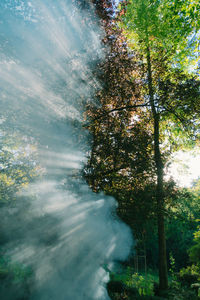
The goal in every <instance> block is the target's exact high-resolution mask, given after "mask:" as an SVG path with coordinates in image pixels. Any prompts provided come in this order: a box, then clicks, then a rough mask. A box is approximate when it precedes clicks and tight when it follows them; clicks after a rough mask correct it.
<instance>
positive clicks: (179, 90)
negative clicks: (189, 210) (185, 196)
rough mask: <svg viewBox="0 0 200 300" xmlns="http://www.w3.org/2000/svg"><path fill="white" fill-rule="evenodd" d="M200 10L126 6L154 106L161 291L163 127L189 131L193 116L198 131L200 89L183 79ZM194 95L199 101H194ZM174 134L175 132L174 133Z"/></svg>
mask: <svg viewBox="0 0 200 300" xmlns="http://www.w3.org/2000/svg"><path fill="white" fill-rule="evenodd" d="M196 4H197V3H196V2H195V3H194V2H193V1H188V0H186V1H178V0H177V1H173V2H169V1H153V0H139V1H135V0H132V1H129V3H128V4H127V6H126V13H125V15H124V16H123V17H122V20H123V21H122V23H121V24H122V27H124V28H125V30H126V33H127V37H128V38H129V39H130V47H132V48H133V49H136V50H137V51H139V52H140V53H142V56H143V64H144V66H145V69H146V70H145V73H144V76H143V82H144V89H143V95H144V96H143V97H144V99H147V101H148V104H149V106H150V111H149V113H150V114H151V117H152V120H153V144H154V161H155V167H156V177H157V179H156V195H155V196H156V201H157V218H158V241H159V288H160V290H165V289H167V287H168V276H167V258H166V242H165V228H164V227H165V226H164V211H165V199H164V179H163V176H164V165H165V163H164V157H163V155H162V151H161V142H162V133H161V122H162V120H164V119H165V118H166V116H167V118H168V122H169V123H171V125H172V127H173V120H174V119H176V122H179V124H180V125H181V126H182V125H184V124H183V123H184V122H185V123H187V125H188V122H187V120H188V116H190V117H191V116H192V115H193V118H192V120H193V121H192V122H190V125H191V124H192V125H193V126H194V125H195V122H197V120H198V116H197V114H198V111H199V105H197V103H198V101H197V99H198V100H199V86H200V85H199V82H198V80H197V78H195V77H194V76H191V75H189V74H187V75H186V73H183V69H184V70H185V69H186V62H187V61H189V58H188V57H189V55H191V51H194V47H195V46H196V44H197V39H195V38H194V39H193V41H191V35H192V34H194V33H195V32H198V30H199V22H198V12H197V11H196V7H195V5H196ZM188 7H189V8H188ZM123 11H124V7H123ZM189 43H190V45H189V46H190V47H189V46H188V44H189ZM181 58H182V61H181ZM185 72H186V71H185ZM145 81H146V82H145ZM191 94H192V95H193V97H195V98H193V97H192V99H191V96H190V95H191ZM194 99H195V100H194ZM194 103H196V105H195V106H194ZM194 116H195V117H194ZM169 120H170V121H169ZM170 129H171V130H172V131H173V128H170Z"/></svg>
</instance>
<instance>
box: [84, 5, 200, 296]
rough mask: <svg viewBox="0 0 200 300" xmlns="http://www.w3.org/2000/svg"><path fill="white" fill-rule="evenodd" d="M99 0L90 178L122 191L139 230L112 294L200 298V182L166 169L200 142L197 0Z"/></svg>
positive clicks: (121, 208) (126, 211)
mask: <svg viewBox="0 0 200 300" xmlns="http://www.w3.org/2000/svg"><path fill="white" fill-rule="evenodd" d="M96 2H97V3H96V5H97V9H98V11H99V12H100V15H101V18H102V26H103V27H104V30H105V32H106V36H105V38H104V39H103V43H104V44H105V47H106V49H107V55H106V59H105V61H104V62H103V63H102V64H100V66H99V69H98V73H97V76H98V78H99V80H100V82H101V84H102V89H101V90H99V92H98V93H97V95H96V97H97V99H98V100H99V101H100V103H101V106H100V107H98V108H96V107H95V106H94V107H88V111H87V112H86V115H87V118H88V124H87V128H88V129H89V130H90V132H91V133H92V151H91V153H90V155H89V160H88V164H87V166H86V168H85V176H86V178H87V181H88V183H89V185H90V186H91V187H92V189H93V190H94V191H95V192H97V193H98V192H100V191H102V190H103V191H104V192H105V193H106V194H108V195H112V196H114V197H115V198H116V199H117V201H118V215H119V216H120V217H121V218H122V219H123V220H124V222H126V223H127V224H128V225H129V226H130V227H131V229H132V232H133V236H134V238H135V248H134V250H133V253H132V257H130V260H129V262H127V268H125V269H124V270H126V271H127V273H126V271H124V272H125V273H124V274H123V272H122V273H121V274H112V276H113V282H112V281H111V282H110V285H109V287H110V290H111V295H112V296H113V299H136V298H137V296H136V294H135V296H133V295H132V296H130V298H129V296H128V295H129V290H128V289H129V288H130V287H131V286H135V287H137V289H138V290H140V294H143V295H145V294H146V295H148V293H149V295H150V298H148V299H153V298H151V296H152V295H153V293H154V294H155V295H157V296H158V295H160V296H163V297H164V298H165V297H166V298H167V299H189V298H192V299H195V297H197V296H195V295H197V294H198V293H197V291H198V288H199V279H200V277H199V275H200V274H199V262H200V261H199V253H200V252H199V251H200V247H199V245H200V244H199V242H200V240H199V225H198V222H199V220H198V218H199V208H200V207H199V192H200V191H199V180H196V181H195V182H194V183H193V185H192V187H191V188H182V187H179V186H177V184H176V182H175V180H174V179H172V178H170V179H169V178H168V179H166V176H165V173H166V170H167V168H166V166H167V165H168V163H169V162H170V158H171V156H172V154H173V153H174V152H176V151H178V150H180V149H182V150H186V151H187V150H189V149H192V148H194V147H195V146H198V144H199V112H200V81H199V72H198V71H199V69H198V68H199V61H198V59H199V52H198V47H199V26H200V23H199V11H200V7H199V3H198V1H151V0H139V1H134V0H132V1H122V2H120V5H119V6H118V7H117V8H116V7H114V6H113V5H112V3H111V1H103V4H102V1H96ZM99 2H101V4H102V5H100V3H99ZM157 270H158V273H157ZM155 273H156V274H158V275H157V276H158V286H157V285H156V284H155V283H154V288H153V285H152V282H153V276H154V275H155ZM123 276H124V277H123ZM148 276H149V279H147V278H148ZM151 276H152V278H151ZM120 278H121V279H120ZM115 280H116V282H115ZM120 280H122V282H123V283H125V285H126V287H125V290H126V289H127V295H126V292H125V291H124V293H123V286H121V285H120V284H119V286H118V285H117V282H118V281H119V282H120ZM119 282H118V283H119ZM120 288H121V291H122V294H121V296H120V295H118V296H117V291H118V290H120ZM115 289H116V295H115ZM151 289H152V290H151ZM195 289H196V290H195ZM112 293H113V294H112ZM130 295H131V292H130ZM134 297H135V298H134ZM145 299H146V298H145Z"/></svg>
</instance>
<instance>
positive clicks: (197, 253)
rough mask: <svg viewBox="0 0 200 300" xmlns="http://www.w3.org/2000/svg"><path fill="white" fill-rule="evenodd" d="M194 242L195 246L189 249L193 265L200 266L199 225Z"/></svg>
mask: <svg viewBox="0 0 200 300" xmlns="http://www.w3.org/2000/svg"><path fill="white" fill-rule="evenodd" d="M198 221H199V220H198ZM194 242H195V245H193V246H192V247H191V248H190V249H189V256H190V260H191V261H192V262H193V263H196V264H198V265H199V266H200V225H198V227H197V231H196V232H194Z"/></svg>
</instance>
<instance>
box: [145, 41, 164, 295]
mask: <svg viewBox="0 0 200 300" xmlns="http://www.w3.org/2000/svg"><path fill="white" fill-rule="evenodd" d="M147 67H148V70H147V72H148V89H149V100H150V105H151V111H152V114H153V120H154V159H155V165H156V175H157V183H156V201H157V222H158V247H159V289H160V290H166V289H167V288H168V275H167V256H166V239H165V223H164V190H163V168H164V166H163V162H162V157H161V153H160V133H159V124H160V115H159V112H157V111H156V108H155V102H154V92H153V83H152V70H151V57H150V49H149V47H148V46H147Z"/></svg>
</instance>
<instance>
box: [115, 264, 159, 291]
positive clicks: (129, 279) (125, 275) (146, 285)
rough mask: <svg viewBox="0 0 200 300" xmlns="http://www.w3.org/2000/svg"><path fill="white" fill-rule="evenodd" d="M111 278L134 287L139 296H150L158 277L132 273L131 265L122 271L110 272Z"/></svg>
mask: <svg viewBox="0 0 200 300" xmlns="http://www.w3.org/2000/svg"><path fill="white" fill-rule="evenodd" d="M111 279H112V280H114V281H118V282H122V283H123V284H124V285H125V286H127V287H128V288H135V289H136V290H137V291H138V295H140V296H152V295H153V289H154V282H155V280H158V277H157V276H155V275H154V274H151V273H149V274H146V276H145V274H138V273H134V271H133V269H132V268H131V267H127V269H126V270H124V271H123V272H122V273H111Z"/></svg>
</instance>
